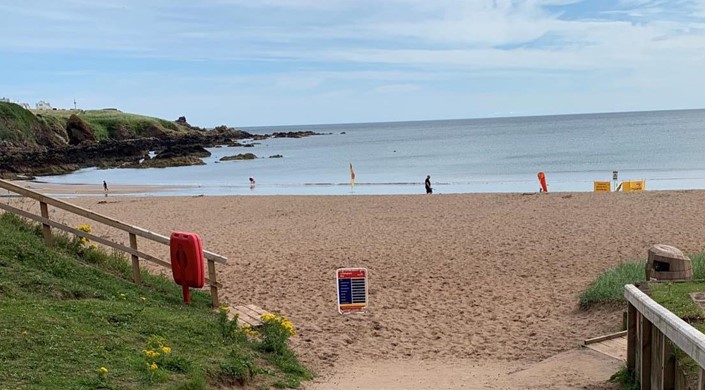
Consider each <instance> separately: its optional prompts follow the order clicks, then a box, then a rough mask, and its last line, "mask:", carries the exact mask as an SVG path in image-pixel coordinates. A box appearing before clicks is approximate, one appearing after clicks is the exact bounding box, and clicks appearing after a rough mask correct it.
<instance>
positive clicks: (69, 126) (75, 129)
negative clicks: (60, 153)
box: [66, 114, 95, 145]
mask: <svg viewBox="0 0 705 390" xmlns="http://www.w3.org/2000/svg"><path fill="white" fill-rule="evenodd" d="M66 133H68V136H69V144H70V145H78V144H80V143H83V142H95V134H93V129H91V127H90V126H89V125H88V123H86V122H84V121H83V120H82V119H81V118H79V117H78V115H76V114H72V115H71V116H70V117H69V119H68V121H67V122H66Z"/></svg>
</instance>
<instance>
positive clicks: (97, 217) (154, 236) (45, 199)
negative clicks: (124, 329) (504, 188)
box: [0, 180, 228, 264]
mask: <svg viewBox="0 0 705 390" xmlns="http://www.w3.org/2000/svg"><path fill="white" fill-rule="evenodd" d="M0 188H4V189H6V190H8V191H12V192H15V193H17V194H20V195H22V196H26V197H28V198H32V199H34V200H37V201H39V202H42V203H46V204H50V205H52V206H55V207H58V208H60V209H62V210H66V211H69V212H71V213H74V214H77V215H80V216H82V217H86V218H88V219H92V220H94V221H96V222H100V223H103V224H105V225H108V226H111V227H114V228H117V229H120V230H124V231H126V232H128V233H132V234H134V235H136V236H140V237H143V238H146V239H148V240H152V241H156V242H159V243H162V244H165V245H169V242H170V241H169V237H166V236H162V235H161V234H158V233H154V232H151V231H149V230H146V229H143V228H141V227H138V226H133V225H129V224H126V223H124V222H122V221H118V220H117V219H114V218H111V217H108V216H105V215H102V214H98V213H95V212H93V211H90V210H88V209H84V208H83V207H79V206H76V205H73V204H71V203H68V202H64V201H61V200H59V199H56V198H52V197H49V196H46V195H44V194H41V193H39V192H35V191H32V190H29V189H27V188H23V187H20V186H18V185H15V184H12V183H10V182H8V181H6V180H0ZM203 255H204V256H205V258H206V259H208V260H213V261H215V262H217V263H221V264H225V263H227V261H228V259H227V257H224V256H221V255H219V254H216V253H213V252H210V251H206V250H204V251H203Z"/></svg>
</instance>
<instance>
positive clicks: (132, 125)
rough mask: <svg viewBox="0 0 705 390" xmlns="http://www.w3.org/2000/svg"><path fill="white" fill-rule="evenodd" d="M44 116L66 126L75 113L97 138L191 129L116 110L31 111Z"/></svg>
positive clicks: (167, 132) (179, 131) (114, 137)
mask: <svg viewBox="0 0 705 390" xmlns="http://www.w3.org/2000/svg"><path fill="white" fill-rule="evenodd" d="M33 112H35V113H36V114H39V115H42V117H44V118H52V119H53V120H58V121H61V123H62V124H63V125H64V127H66V121H67V120H68V118H69V117H70V116H71V114H76V115H77V116H78V117H79V118H81V119H82V120H83V121H85V122H86V123H88V124H89V125H90V126H91V128H92V129H93V132H94V134H95V138H96V139H97V140H104V139H120V138H128V137H135V136H137V137H150V136H154V135H155V133H159V132H164V133H166V134H175V133H185V132H190V131H191V130H190V129H189V128H187V127H184V126H181V125H178V124H176V123H174V122H171V121H168V120H164V119H158V118H152V117H148V116H143V115H136V114H127V113H123V112H121V111H118V110H85V111H84V110H56V111H33Z"/></svg>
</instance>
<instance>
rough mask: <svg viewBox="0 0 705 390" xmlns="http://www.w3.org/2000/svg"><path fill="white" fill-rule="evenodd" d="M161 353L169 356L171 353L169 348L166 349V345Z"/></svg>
mask: <svg viewBox="0 0 705 390" xmlns="http://www.w3.org/2000/svg"><path fill="white" fill-rule="evenodd" d="M162 352H164V353H165V354H167V355H168V354H170V353H171V347H167V346H166V345H165V346H163V347H162Z"/></svg>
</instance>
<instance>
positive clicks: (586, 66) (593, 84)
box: [0, 0, 705, 127]
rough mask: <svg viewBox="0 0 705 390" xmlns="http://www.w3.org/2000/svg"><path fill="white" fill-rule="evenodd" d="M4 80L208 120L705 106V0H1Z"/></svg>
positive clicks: (65, 99) (54, 95) (63, 97)
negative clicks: (704, 75) (704, 74)
mask: <svg viewBox="0 0 705 390" xmlns="http://www.w3.org/2000/svg"><path fill="white" fill-rule="evenodd" d="M0 36H2V37H3V38H2V39H0V97H3V96H5V97H7V98H10V99H11V100H13V101H19V102H26V103H30V104H31V105H32V106H34V104H35V103H36V102H37V101H39V100H46V101H48V102H49V103H51V104H52V106H54V107H59V108H71V107H73V102H74V99H75V100H76V103H77V106H78V107H79V108H83V109H95V108H106V107H114V108H118V109H120V110H122V111H125V112H133V113H140V114H145V115H150V116H157V117H162V118H166V119H176V118H177V117H179V116H181V115H185V116H186V118H187V119H188V121H189V122H190V123H191V124H194V125H198V126H203V127H213V126H216V125H220V124H226V125H229V126H233V127H247V126H267V125H294V124H316V123H353V122H377V121H407V120H432V119H453V118H477V117H502V116H517V115H546V114H566V113H587V112H612V111H639V110H659V109H684V108H703V107H705V93H703V91H705V77H703V73H704V72H705V0H651V1H649V0H589V1H575V0H487V1H485V0H467V1H447V0H198V1H195V0H188V1H186V0H100V1H97V0H62V1H59V0H23V1H17V0H0Z"/></svg>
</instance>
